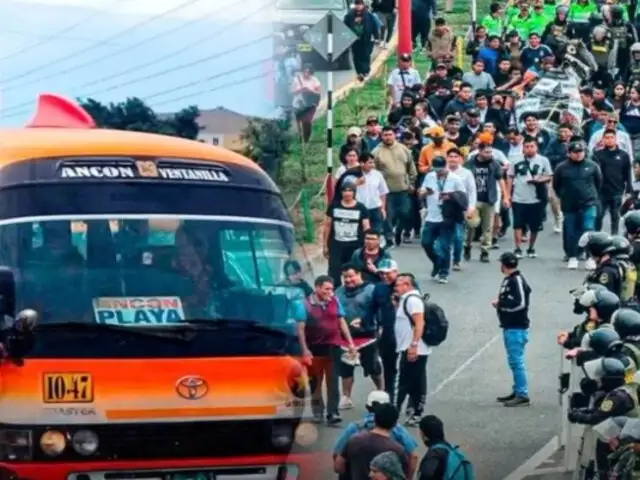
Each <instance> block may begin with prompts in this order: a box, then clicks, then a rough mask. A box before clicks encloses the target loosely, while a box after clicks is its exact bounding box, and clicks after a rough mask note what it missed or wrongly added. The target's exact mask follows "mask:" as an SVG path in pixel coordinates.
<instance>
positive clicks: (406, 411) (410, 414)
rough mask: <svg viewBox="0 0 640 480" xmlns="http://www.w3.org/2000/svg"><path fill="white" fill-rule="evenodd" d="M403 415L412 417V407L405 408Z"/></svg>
mask: <svg viewBox="0 0 640 480" xmlns="http://www.w3.org/2000/svg"><path fill="white" fill-rule="evenodd" d="M404 413H405V415H406V416H407V417H413V407H407V409H406V410H405V411H404Z"/></svg>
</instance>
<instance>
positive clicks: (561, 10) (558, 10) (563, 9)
mask: <svg viewBox="0 0 640 480" xmlns="http://www.w3.org/2000/svg"><path fill="white" fill-rule="evenodd" d="M561 13H564V14H565V15H567V14H568V13H569V7H567V6H566V5H558V6H557V7H556V16H558V15H560V14H561Z"/></svg>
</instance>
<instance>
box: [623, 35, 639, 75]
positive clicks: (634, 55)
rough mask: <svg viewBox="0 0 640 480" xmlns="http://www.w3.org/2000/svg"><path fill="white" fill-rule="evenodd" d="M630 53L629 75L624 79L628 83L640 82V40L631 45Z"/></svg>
mask: <svg viewBox="0 0 640 480" xmlns="http://www.w3.org/2000/svg"><path fill="white" fill-rule="evenodd" d="M630 54H631V58H630V62H629V69H628V76H627V78H626V79H624V80H625V82H626V83H627V84H628V85H631V84H632V83H634V82H640V42H635V43H634V44H633V45H631V48H630Z"/></svg>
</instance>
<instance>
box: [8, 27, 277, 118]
mask: <svg viewBox="0 0 640 480" xmlns="http://www.w3.org/2000/svg"><path fill="white" fill-rule="evenodd" d="M269 38H272V37H271V35H266V36H264V37H260V38H257V39H253V40H250V41H248V42H246V43H243V44H242V45H239V46H238V47H236V48H234V49H233V50H230V51H225V52H219V53H215V54H213V55H207V56H206V57H202V58H200V59H198V60H194V61H192V62H188V63H183V64H181V65H177V66H175V67H171V68H167V69H164V70H161V71H159V72H154V73H151V74H148V75H145V76H143V77H138V78H135V79H133V80H128V81H126V82H121V83H119V84H116V85H111V86H109V87H107V88H103V89H102V90H94V91H93V92H90V93H85V94H79V95H77V96H78V97H84V98H87V97H93V96H95V95H100V94H102V93H107V92H111V91H113V90H117V89H119V88H122V87H127V86H129V85H134V84H136V83H140V82H144V81H146V80H153V79H155V78H157V77H161V76H163V75H167V74H169V73H173V72H177V71H180V70H184V69H185V68H189V67H193V66H195V65H199V64H201V63H205V62H207V61H210V60H214V59H216V58H220V57H224V56H227V55H231V54H234V53H236V52H238V51H240V50H243V49H245V48H247V47H252V46H254V45H255V44H256V42H260V41H263V40H266V39H269ZM261 62H264V60H261ZM251 66H253V64H251ZM231 73H233V71H232V72H231ZM221 75H224V73H223V74H217V75H215V76H214V77H209V79H211V78H219V77H220V76H221ZM203 81H206V79H205V80H203ZM28 105H31V102H30V101H29V102H23V103H19V104H17V105H12V106H9V107H7V108H5V109H4V112H5V113H7V112H11V111H13V110H19V109H21V108H23V107H26V106H28Z"/></svg>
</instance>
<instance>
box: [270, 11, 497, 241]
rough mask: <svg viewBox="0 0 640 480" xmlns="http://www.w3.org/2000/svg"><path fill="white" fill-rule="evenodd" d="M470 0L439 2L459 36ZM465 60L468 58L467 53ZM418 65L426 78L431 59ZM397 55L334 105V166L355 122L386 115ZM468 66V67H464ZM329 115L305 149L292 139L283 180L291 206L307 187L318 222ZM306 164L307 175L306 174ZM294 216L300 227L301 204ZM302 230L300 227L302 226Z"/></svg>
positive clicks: (419, 59)
mask: <svg viewBox="0 0 640 480" xmlns="http://www.w3.org/2000/svg"><path fill="white" fill-rule="evenodd" d="M490 3H491V0H478V2H477V6H478V19H479V20H480V19H481V18H482V17H483V16H484V15H486V14H487V12H488V11H489V5H490ZM469 6H470V4H469V2H468V0H455V2H454V7H453V13H449V14H444V12H443V11H442V10H443V8H444V2H443V1H442V2H439V5H438V16H444V17H445V18H446V20H447V22H448V23H449V25H452V26H453V28H454V31H455V33H456V35H457V36H458V37H462V36H464V35H466V33H467V30H468V28H469V25H470V23H471V21H470V15H469ZM465 61H466V62H467V63H468V59H467V58H466V56H465ZM414 63H415V67H416V68H417V69H418V71H419V72H420V74H421V75H422V76H423V77H424V76H425V73H426V72H427V69H428V67H429V61H428V60H427V58H426V57H425V56H424V55H416V56H415V58H414ZM395 65H396V56H395V55H391V56H390V57H389V59H388V60H387V62H386V65H385V68H384V69H383V70H382V72H381V74H380V75H379V76H378V77H376V78H372V79H370V80H369V81H368V82H367V83H366V84H364V85H363V86H362V87H361V88H357V89H355V90H353V91H351V92H350V93H349V95H347V97H345V98H344V99H343V100H342V101H340V102H338V103H337V104H336V105H334V110H333V113H334V115H333V117H334V126H333V139H334V160H333V161H334V163H333V165H334V169H336V168H338V166H339V165H340V164H339V160H338V152H339V150H340V146H341V145H342V144H343V143H344V140H345V138H346V132H347V130H348V129H349V127H352V126H354V125H357V126H362V125H364V123H365V120H366V118H367V117H368V116H370V115H376V116H379V115H383V114H384V113H385V107H386V105H385V102H386V93H385V92H386V77H387V75H388V72H389V71H390V70H392V69H393V68H395ZM465 68H466V67H465ZM326 128H327V119H326V116H324V115H323V116H321V117H318V118H316V119H315V121H314V125H313V134H312V136H311V141H310V142H309V143H308V144H307V145H306V146H305V147H304V148H303V146H302V145H301V144H300V142H299V141H298V139H296V140H295V141H294V142H293V145H292V149H291V153H290V154H289V155H288V156H287V157H286V158H285V160H284V173H283V181H282V184H281V185H280V188H281V189H282V192H283V194H284V198H285V201H286V202H287V204H288V205H292V204H293V202H295V201H296V199H297V197H298V195H299V193H300V191H301V189H302V188H306V189H307V191H308V192H309V194H310V196H311V197H312V200H311V209H312V214H313V217H314V220H315V221H316V222H318V221H319V220H321V219H322V216H323V214H324V208H325V207H324V197H323V196H318V193H319V192H320V190H321V188H322V183H323V180H324V178H325V176H326V136H325V135H326ZM303 164H304V165H305V167H304V170H305V171H306V176H305V175H303ZM291 213H292V216H293V217H294V220H295V222H296V224H297V225H298V226H299V227H301V226H302V221H301V215H300V209H299V204H298V205H296V207H294V208H293V209H292V212H291ZM299 231H301V229H300V228H299Z"/></svg>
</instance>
